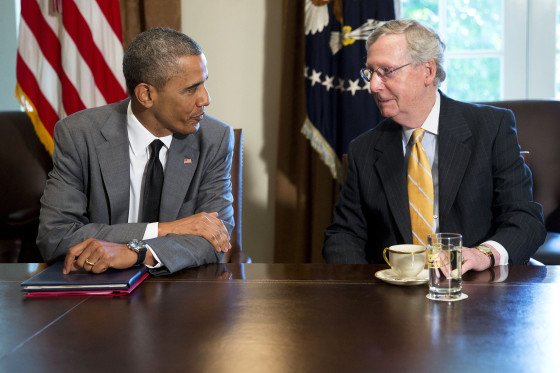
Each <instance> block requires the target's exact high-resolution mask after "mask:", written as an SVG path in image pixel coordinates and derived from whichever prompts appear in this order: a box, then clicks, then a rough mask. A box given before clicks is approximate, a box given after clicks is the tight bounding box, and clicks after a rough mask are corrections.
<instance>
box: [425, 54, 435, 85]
mask: <svg viewBox="0 0 560 373" xmlns="http://www.w3.org/2000/svg"><path fill="white" fill-rule="evenodd" d="M424 67H425V69H426V70H425V71H426V75H425V79H424V85H425V86H426V87H427V86H430V85H433V84H434V80H435V79H436V71H437V65H436V61H434V60H433V59H432V60H429V61H428V62H425V63H424Z"/></svg>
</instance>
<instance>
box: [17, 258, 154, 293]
mask: <svg viewBox="0 0 560 373" xmlns="http://www.w3.org/2000/svg"><path fill="white" fill-rule="evenodd" d="M63 264H64V263H63V262H56V263H54V264H52V265H50V266H48V267H47V268H46V269H45V270H43V271H42V272H41V273H38V274H37V275H35V276H33V277H31V278H30V279H28V280H26V281H24V282H22V283H21V286H22V291H24V292H26V293H27V294H26V295H28V296H47V295H48V296H53V295H122V294H130V293H131V292H132V290H134V289H135V288H136V287H137V286H138V285H139V284H140V283H141V282H142V281H143V280H144V279H145V278H146V277H147V276H148V268H147V267H146V266H139V267H131V268H127V269H113V268H109V269H108V270H107V271H105V272H103V273H99V274H95V273H90V272H87V271H85V270H84V269H80V270H79V271H75V272H70V273H69V274H67V275H65V274H63V273H62V267H63Z"/></svg>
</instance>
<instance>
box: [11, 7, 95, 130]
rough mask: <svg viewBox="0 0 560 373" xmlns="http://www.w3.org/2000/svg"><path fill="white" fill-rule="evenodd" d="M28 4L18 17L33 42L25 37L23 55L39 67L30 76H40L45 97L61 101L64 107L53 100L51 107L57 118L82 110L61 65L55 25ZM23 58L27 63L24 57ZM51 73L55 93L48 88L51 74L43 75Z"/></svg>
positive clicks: (81, 104)
mask: <svg viewBox="0 0 560 373" xmlns="http://www.w3.org/2000/svg"><path fill="white" fill-rule="evenodd" d="M31 4H32V5H31ZM30 5H31V6H30V7H29V8H27V7H25V8H24V7H22V18H23V20H25V26H28V27H29V30H30V31H31V33H32V34H33V35H34V39H35V40H33V41H30V40H27V41H25V42H24V46H28V47H30V48H31V51H29V52H30V53H27V56H28V57H29V58H30V57H31V56H34V57H36V60H35V64H38V65H39V66H41V69H40V70H39V71H34V73H35V74H34V75H35V76H36V77H41V78H39V79H40V80H41V84H40V86H41V87H42V89H43V90H45V91H48V92H46V96H47V98H49V100H57V101H59V100H60V98H62V101H61V103H63V105H64V107H61V106H60V103H59V102H57V103H53V108H54V109H55V110H56V111H57V112H58V113H59V116H60V117H63V116H64V115H65V112H70V113H74V112H76V111H79V110H83V109H85V108H86V106H85V105H84V103H83V102H82V100H81V99H80V94H79V93H78V91H77V90H76V88H75V86H74V84H73V83H72V82H70V80H69V79H68V76H67V75H66V73H65V71H64V69H63V68H62V61H61V54H62V53H61V46H60V42H59V40H58V38H57V36H56V34H55V33H54V32H53V29H52V27H53V26H55V24H53V23H51V24H49V23H47V22H46V20H45V18H43V17H41V13H40V8H39V6H38V4H37V3H36V2H31V3H30ZM21 40H24V39H22V38H20V41H21ZM37 45H38V46H39V49H40V51H41V53H42V56H40V55H37V52H36V51H34V50H33V49H34V47H35V46H37ZM20 49H21V45H20ZM43 58H44V59H46V60H47V62H48V64H49V65H50V67H51V69H49V68H48V66H47V65H46V64H45V62H44V61H43ZM26 61H27V62H29V60H28V59H27V58H26ZM28 66H30V67H31V66H32V64H31V63H28ZM32 70H33V69H32ZM51 74H54V75H55V77H56V76H58V79H59V82H58V84H57V90H56V92H53V91H52V89H53V88H54V84H55V77H51V78H47V79H45V78H46V76H51ZM60 89H62V92H63V94H62V97H60V96H61V93H60V91H59V90H60ZM51 102H52V101H51ZM55 123H56V122H55ZM55 123H52V126H54V124H55Z"/></svg>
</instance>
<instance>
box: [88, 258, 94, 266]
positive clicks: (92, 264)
mask: <svg viewBox="0 0 560 373" xmlns="http://www.w3.org/2000/svg"><path fill="white" fill-rule="evenodd" d="M86 264H89V265H90V266H92V267H93V266H94V265H95V263H92V262H90V261H89V258H88V259H86Z"/></svg>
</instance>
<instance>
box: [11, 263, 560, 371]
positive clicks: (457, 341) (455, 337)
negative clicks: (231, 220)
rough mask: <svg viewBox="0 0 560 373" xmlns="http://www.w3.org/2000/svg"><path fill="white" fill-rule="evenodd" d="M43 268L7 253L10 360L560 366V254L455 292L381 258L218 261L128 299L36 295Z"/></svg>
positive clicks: (110, 366) (132, 367) (155, 366)
mask: <svg viewBox="0 0 560 373" xmlns="http://www.w3.org/2000/svg"><path fill="white" fill-rule="evenodd" d="M41 268H42V265H33V264H29V265H28V264H0V372H82V371H95V372H121V373H122V372H147V371H151V372H219V373H224V372H290V373H291V372H373V371H379V372H477V373H481V372H558V371H560V266H549V267H537V266H526V267H525V266H509V267H500V268H499V269H497V270H496V272H495V273H493V272H491V271H485V272H480V273H469V274H467V275H465V276H464V285H463V290H464V292H465V293H467V294H468V295H469V298H468V299H466V300H464V301H460V302H454V303H445V302H434V301H430V300H428V299H426V297H425V295H426V292H427V286H426V285H419V286H408V287H404V286H396V285H390V284H386V283H383V282H381V281H379V280H378V279H376V278H375V277H374V274H375V272H376V271H378V270H380V269H384V268H386V267H384V266H378V265H324V264H227V265H226V264H219V265H210V266H205V267H201V268H196V269H190V270H185V271H183V272H180V273H178V274H175V275H173V276H168V277H150V278H148V279H147V280H146V281H145V282H144V283H143V284H141V285H140V287H139V288H138V289H136V290H135V292H134V293H132V294H131V295H128V296H123V297H86V296H75V297H55V298H41V299H37V298H34V299H28V298H25V297H24V296H23V294H22V293H21V291H20V282H21V281H23V280H25V279H26V278H28V277H29V276H31V275H32V274H34V273H35V272H37V271H38V270H40V269H41ZM498 272H499V273H498ZM506 275H507V278H506V279H505V280H503V281H501V282H491V281H492V278H494V281H495V280H496V279H497V278H500V277H502V278H503V277H504V276H506Z"/></svg>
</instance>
